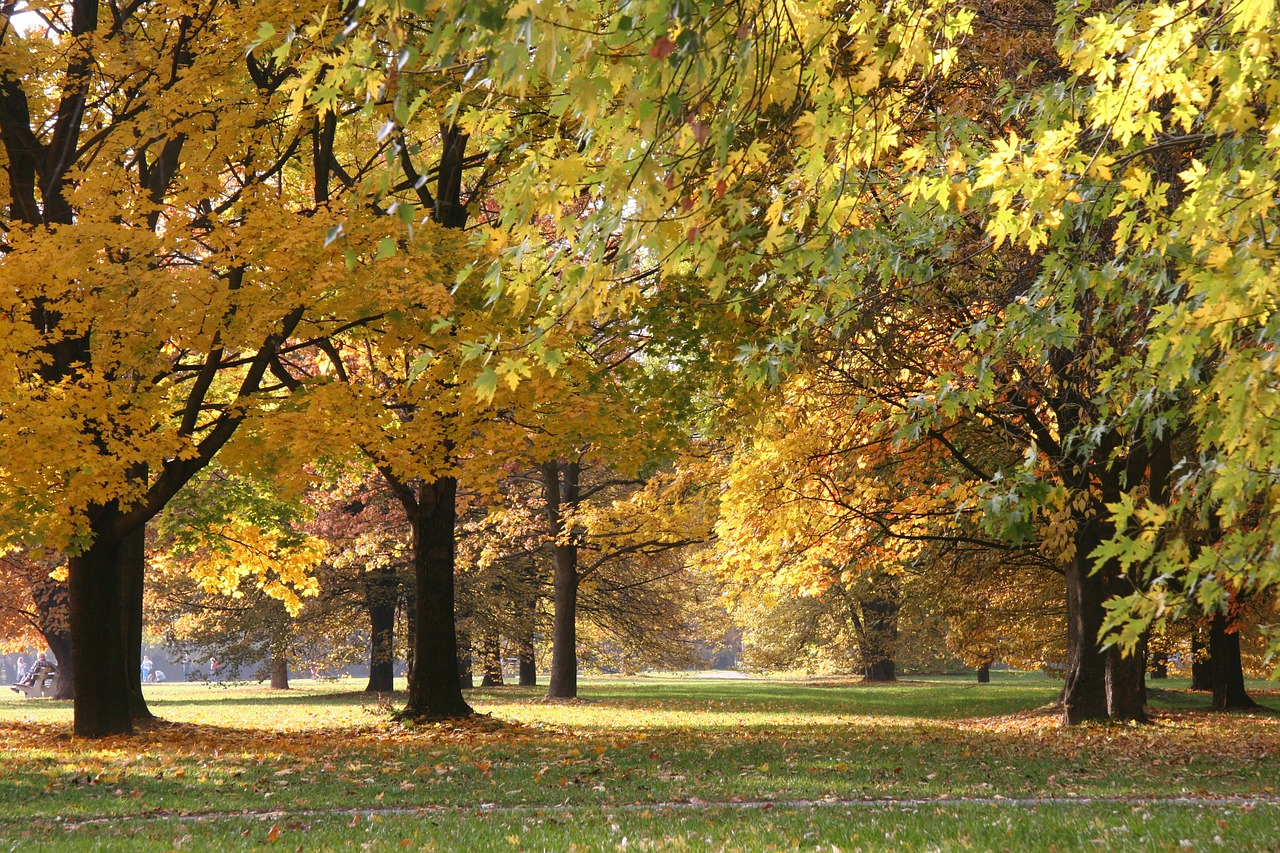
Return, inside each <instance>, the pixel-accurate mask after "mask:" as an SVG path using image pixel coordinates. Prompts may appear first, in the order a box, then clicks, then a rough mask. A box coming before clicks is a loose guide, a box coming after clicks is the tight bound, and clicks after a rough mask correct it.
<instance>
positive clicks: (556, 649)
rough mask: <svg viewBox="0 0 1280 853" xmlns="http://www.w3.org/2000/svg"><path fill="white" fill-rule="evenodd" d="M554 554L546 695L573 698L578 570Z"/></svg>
mask: <svg viewBox="0 0 1280 853" xmlns="http://www.w3.org/2000/svg"><path fill="white" fill-rule="evenodd" d="M560 550H561V549H559V548H557V549H556V551H557V552H559V551H560ZM575 550H576V549H575ZM556 556H557V559H556V570H555V608H556V612H555V619H554V621H553V622H552V626H551V683H550V684H549V685H548V686H547V696H549V697H550V698H552V699H575V698H577V696H578V625H577V619H578V612H577V611H578V573H577V571H575V570H574V569H573V567H572V565H568V564H566V565H564V566H562V565H561V561H560V559H559V553H557V555H556Z"/></svg>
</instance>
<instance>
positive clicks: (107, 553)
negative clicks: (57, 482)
mask: <svg viewBox="0 0 1280 853" xmlns="http://www.w3.org/2000/svg"><path fill="white" fill-rule="evenodd" d="M114 520H115V512H114V511H112V510H108V509H102V508H97V509H96V510H95V511H92V512H91V515H90V526H91V529H90V533H91V535H93V536H94V539H93V544H92V545H90V546H89V547H88V548H87V549H86V550H85V551H84V552H83V553H81V554H79V555H77V556H74V557H72V558H70V560H69V565H68V585H69V587H70V597H71V659H72V667H73V670H74V678H75V706H74V715H75V719H74V724H73V731H74V732H75V734H76V735H78V736H79V737H88V738H100V737H107V736H108V735H119V734H130V733H132V732H133V713H132V709H131V707H130V695H131V684H132V681H131V680H130V678H129V672H128V656H127V654H126V652H125V645H124V634H125V632H124V631H123V630H122V616H121V613H120V603H121V601H123V597H124V592H123V590H122V589H121V580H122V572H121V570H120V563H121V559H122V554H121V551H122V550H123V548H122V546H123V544H124V543H122V542H121V541H120V540H119V539H115V538H112V537H111V536H110V530H111V522H113V521H114ZM133 675H134V677H135V678H136V677H137V676H138V673H137V672H134V673H133Z"/></svg>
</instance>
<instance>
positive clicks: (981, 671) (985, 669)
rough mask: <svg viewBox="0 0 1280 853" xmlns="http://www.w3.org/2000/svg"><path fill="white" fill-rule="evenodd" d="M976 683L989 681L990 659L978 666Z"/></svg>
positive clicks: (988, 682)
mask: <svg viewBox="0 0 1280 853" xmlns="http://www.w3.org/2000/svg"><path fill="white" fill-rule="evenodd" d="M978 683H979V684H990V683H991V662H990V661H988V662H987V663H984V664H983V665H982V666H980V667H978Z"/></svg>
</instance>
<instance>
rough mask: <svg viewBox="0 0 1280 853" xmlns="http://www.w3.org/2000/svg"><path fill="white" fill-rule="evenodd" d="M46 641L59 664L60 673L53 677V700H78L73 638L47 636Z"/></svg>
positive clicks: (63, 635) (56, 635)
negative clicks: (72, 645) (72, 649)
mask: <svg viewBox="0 0 1280 853" xmlns="http://www.w3.org/2000/svg"><path fill="white" fill-rule="evenodd" d="M43 636H44V641H45V642H46V643H48V644H49V651H51V652H53V656H54V658H55V659H56V660H57V662H58V671H57V672H56V673H54V676H53V698H54V699H75V698H76V684H75V674H76V664H75V658H73V657H72V654H71V636H70V635H68V634H45V635H43Z"/></svg>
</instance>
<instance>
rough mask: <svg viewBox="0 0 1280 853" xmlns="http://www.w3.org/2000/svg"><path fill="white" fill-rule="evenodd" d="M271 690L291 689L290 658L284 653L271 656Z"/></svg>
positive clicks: (280, 652)
mask: <svg viewBox="0 0 1280 853" xmlns="http://www.w3.org/2000/svg"><path fill="white" fill-rule="evenodd" d="M271 689H272V690H288V689H289V656H288V655H286V654H285V653H284V652H283V651H277V652H275V653H274V654H272V655H271Z"/></svg>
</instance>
